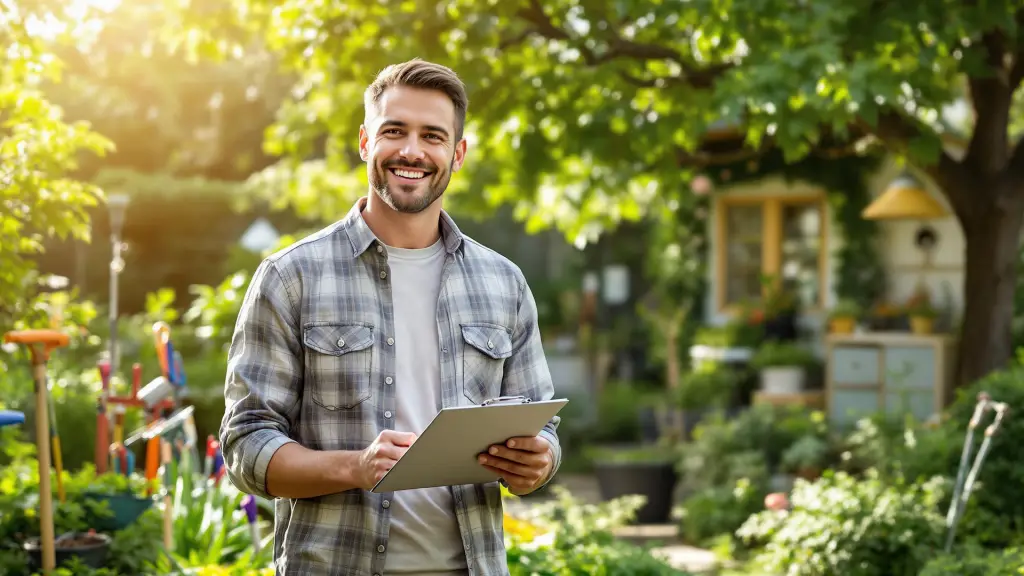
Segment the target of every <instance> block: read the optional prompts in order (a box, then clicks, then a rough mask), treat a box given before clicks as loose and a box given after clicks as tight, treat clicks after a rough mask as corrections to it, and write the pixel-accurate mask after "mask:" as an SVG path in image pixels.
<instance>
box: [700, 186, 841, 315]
mask: <svg viewBox="0 0 1024 576" xmlns="http://www.w3.org/2000/svg"><path fill="white" fill-rule="evenodd" d="M757 204H759V205H760V206H761V222H762V228H761V273H762V274H778V273H779V272H780V270H781V267H782V238H783V233H782V214H783V208H784V207H785V206H792V205H817V206H818V209H819V210H820V211H821V236H820V240H821V242H820V245H819V247H818V284H819V286H818V301H817V302H816V303H814V304H812V305H809V306H807V307H806V308H805V310H808V311H820V310H822V309H824V308H825V301H826V298H827V297H828V295H827V293H826V289H827V287H828V245H829V235H830V232H829V224H830V216H829V211H828V202H827V198H826V196H825V194H824V193H822V192H815V193H801V194H771V195H728V194H724V195H721V196H718V197H717V198H716V199H715V302H716V306H715V307H716V308H717V309H718V311H719V312H726V311H728V310H729V309H731V308H733V307H734V306H736V305H738V304H739V303H738V302H728V301H727V298H728V277H729V274H728V272H729V253H728V250H727V239H728V237H729V230H728V221H729V219H728V210H729V209H730V208H733V207H738V206H751V205H757Z"/></svg>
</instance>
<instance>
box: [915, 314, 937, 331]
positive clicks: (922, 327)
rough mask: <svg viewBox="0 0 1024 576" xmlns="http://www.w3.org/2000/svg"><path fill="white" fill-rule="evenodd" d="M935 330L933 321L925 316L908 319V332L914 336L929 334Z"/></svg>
mask: <svg viewBox="0 0 1024 576" xmlns="http://www.w3.org/2000/svg"><path fill="white" fill-rule="evenodd" d="M934 329H935V319H934V318H928V317H925V316H911V317H910V331H911V332H913V333H914V334H931V333H932V331H933V330H934Z"/></svg>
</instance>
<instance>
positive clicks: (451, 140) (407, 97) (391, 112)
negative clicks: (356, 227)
mask: <svg viewBox="0 0 1024 576" xmlns="http://www.w3.org/2000/svg"><path fill="white" fill-rule="evenodd" d="M377 110H378V111H377V115H376V116H373V117H370V118H367V122H366V124H365V125H364V126H362V127H360V129H359V152H360V155H361V156H362V158H363V161H365V162H366V173H367V177H368V178H369V180H370V187H371V188H372V189H373V191H374V192H375V193H376V194H377V196H379V197H380V199H381V200H383V201H384V203H385V204H387V205H388V206H390V207H391V208H392V209H393V210H395V211H397V212H405V213H410V214H414V213H416V212H420V211H422V210H424V209H426V208H427V207H428V206H430V205H431V204H433V203H434V201H435V200H437V199H438V198H439V197H440V196H441V195H442V194H444V191H445V189H446V188H447V187H448V182H449V181H450V180H451V177H452V172H454V171H456V170H458V169H459V168H460V167H461V166H462V161H463V159H464V157H465V153H466V142H465V140H460V141H458V142H456V141H455V106H454V105H453V104H452V101H451V100H450V99H449V98H448V96H447V95H445V94H444V93H443V92H438V91H434V90H423V89H419V88H410V87H407V86H393V87H391V88H388V89H387V90H385V91H384V93H383V94H382V95H381V98H380V104H379V105H378V108H377Z"/></svg>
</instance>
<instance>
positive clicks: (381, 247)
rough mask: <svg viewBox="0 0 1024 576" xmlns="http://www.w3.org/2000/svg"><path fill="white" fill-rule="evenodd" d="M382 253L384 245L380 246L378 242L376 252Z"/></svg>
mask: <svg viewBox="0 0 1024 576" xmlns="http://www.w3.org/2000/svg"><path fill="white" fill-rule="evenodd" d="M383 253H384V247H383V246H381V245H380V244H377V254H383Z"/></svg>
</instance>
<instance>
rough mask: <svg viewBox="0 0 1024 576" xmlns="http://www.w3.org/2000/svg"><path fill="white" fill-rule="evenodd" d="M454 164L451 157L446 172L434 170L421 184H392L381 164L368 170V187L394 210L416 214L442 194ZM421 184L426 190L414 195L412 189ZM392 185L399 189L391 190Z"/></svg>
mask: <svg viewBox="0 0 1024 576" xmlns="http://www.w3.org/2000/svg"><path fill="white" fill-rule="evenodd" d="M454 165H455V160H454V158H453V159H452V161H451V165H450V166H449V169H448V171H447V172H445V173H443V174H442V173H440V171H436V172H434V173H433V174H430V175H429V176H424V177H423V178H424V179H425V180H428V181H427V182H425V183H423V184H414V185H404V184H399V185H397V186H394V185H391V184H389V183H388V169H387V168H385V167H384V166H383V165H382V164H381V165H378V166H377V168H376V169H375V170H372V171H371V172H370V175H369V176H370V188H372V189H373V191H374V193H375V194H377V197H378V198H380V199H381V200H382V201H383V202H384V203H385V204H387V205H388V207H390V208H391V209H392V210H394V211H395V212H401V213H404V214H417V213H419V212H422V211H424V210H426V209H427V207H429V206H430V205H431V204H433V203H434V201H435V200H437V199H438V198H440V197H441V196H442V195H443V194H444V191H445V190H446V189H447V188H448V182H450V181H451V177H452V171H451V168H453V167H454ZM423 186H426V190H425V191H424V192H421V193H420V194H419V195H416V194H415V193H414V191H415V190H416V189H417V188H421V187H423ZM393 187H397V188H398V189H399V190H398V191H393V190H392V188H393ZM395 192H397V193H395Z"/></svg>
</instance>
